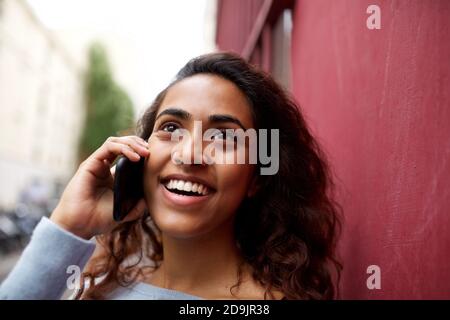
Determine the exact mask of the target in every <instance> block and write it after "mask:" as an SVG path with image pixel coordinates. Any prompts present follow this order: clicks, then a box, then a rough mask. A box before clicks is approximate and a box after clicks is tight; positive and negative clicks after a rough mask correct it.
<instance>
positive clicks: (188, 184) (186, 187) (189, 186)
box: [183, 181, 192, 191]
mask: <svg viewBox="0 0 450 320" xmlns="http://www.w3.org/2000/svg"><path fill="white" fill-rule="evenodd" d="M191 189H192V182H189V181H188V182H185V183H184V188H183V190H184V191H191Z"/></svg>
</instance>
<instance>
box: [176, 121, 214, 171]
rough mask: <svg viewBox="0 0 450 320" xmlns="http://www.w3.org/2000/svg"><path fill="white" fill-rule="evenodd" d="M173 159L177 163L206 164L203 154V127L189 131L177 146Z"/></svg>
mask: <svg viewBox="0 0 450 320" xmlns="http://www.w3.org/2000/svg"><path fill="white" fill-rule="evenodd" d="M172 161H173V162H174V163H175V164H177V165H182V164H184V165H206V164H207V162H206V161H205V159H204V155H203V134H202V130H201V128H196V127H195V126H194V129H193V130H192V132H189V131H188V132H187V134H184V135H183V136H182V138H181V140H180V141H179V142H178V143H177V145H176V146H175V148H174V150H173V152H172Z"/></svg>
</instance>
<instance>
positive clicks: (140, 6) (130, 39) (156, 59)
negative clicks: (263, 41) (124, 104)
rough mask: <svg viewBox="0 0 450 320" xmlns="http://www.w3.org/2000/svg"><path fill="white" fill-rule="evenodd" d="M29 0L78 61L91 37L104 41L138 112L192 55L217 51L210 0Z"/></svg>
mask: <svg viewBox="0 0 450 320" xmlns="http://www.w3.org/2000/svg"><path fill="white" fill-rule="evenodd" d="M208 1H209V3H208ZM27 2H28V3H29V4H30V6H31V7H32V9H33V11H34V13H35V15H36V16H37V17H38V19H39V20H40V21H41V22H42V23H43V24H44V26H45V27H46V28H48V29H50V30H51V31H53V32H54V33H55V34H56V36H57V37H58V39H60V42H61V43H62V45H63V46H64V47H65V48H67V50H68V52H69V54H71V56H72V57H74V60H75V61H76V62H77V63H79V64H80V65H83V64H84V65H85V57H86V55H85V53H84V51H85V49H86V47H87V45H88V44H89V43H90V42H91V41H94V40H100V41H101V42H103V43H104V44H105V47H106V48H107V50H108V53H109V58H110V61H111V65H112V67H113V73H114V77H115V79H116V81H117V82H118V83H119V84H121V85H122V86H123V87H124V88H125V90H126V91H127V92H128V93H129V94H130V96H131V98H132V100H133V102H134V104H135V108H136V110H137V115H138V116H139V115H140V114H141V113H142V112H143V110H144V109H145V107H147V106H148V105H149V104H150V103H151V102H152V100H153V99H154V98H155V96H156V94H157V93H158V92H159V91H161V90H162V89H163V88H164V87H165V86H166V85H167V84H168V83H169V82H170V80H171V79H172V78H173V77H174V76H175V74H176V72H177V71H178V70H179V69H180V68H181V67H182V66H183V65H184V64H185V63H186V62H187V61H188V60H189V59H191V58H193V57H195V56H197V55H200V54H202V53H205V52H209V51H211V50H213V47H212V43H213V28H211V26H212V25H213V24H214V23H213V21H214V20H213V19H214V16H213V14H211V13H210V12H211V11H210V10H207V8H208V7H210V6H211V5H212V4H213V3H214V1H211V0H189V1H186V0H184V1H183V0H58V1H55V0H27ZM208 19H209V20H208ZM205 21H209V24H207V22H205ZM208 26H209V27H208Z"/></svg>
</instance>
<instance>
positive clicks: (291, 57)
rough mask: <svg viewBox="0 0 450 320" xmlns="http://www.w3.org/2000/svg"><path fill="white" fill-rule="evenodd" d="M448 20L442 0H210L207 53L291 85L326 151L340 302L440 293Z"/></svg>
mask: <svg viewBox="0 0 450 320" xmlns="http://www.w3.org/2000/svg"><path fill="white" fill-rule="evenodd" d="M373 4H375V5H377V6H378V7H379V8H380V12H381V16H380V17H381V19H380V22H381V24H380V27H381V28H380V29H369V28H368V27H367V24H366V21H367V19H368V18H369V16H370V13H368V12H367V8H368V7H369V6H370V5H373ZM449 16H450V2H449V1H445V0H435V1H421V0H398V1H395V0H391V1H388V0H378V1H366V0H360V1H351V0H340V1H334V0H314V1H312V0H310V1H307V0H297V1H288V0H286V1H283V0H280V1H276V0H275V1H274V0H245V1H242V0H219V3H218V17H217V37H216V40H217V45H218V47H219V49H221V50H231V51H235V52H237V53H239V54H241V55H243V56H244V57H245V58H247V59H248V60H250V61H252V62H254V63H256V64H259V65H260V66H262V67H263V68H264V69H265V70H267V71H270V72H272V73H273V74H274V76H275V78H276V79H277V80H278V81H279V82H280V83H282V84H283V85H284V86H285V87H286V88H287V89H289V90H291V92H292V93H293V95H294V96H295V98H296V99H297V101H298V102H299V105H300V106H301V109H302V112H303V113H304V114H305V115H306V117H307V119H308V121H309V125H310V127H311V128H312V130H313V132H314V133H315V135H316V136H317V137H318V138H319V140H320V142H321V143H322V145H323V147H324V149H325V150H326V152H327V153H328V154H329V158H330V161H331V163H332V165H333V168H334V172H335V175H336V176H337V177H338V180H337V184H338V188H339V201H340V203H341V204H342V205H343V208H344V213H345V221H344V230H343V235H342V238H341V241H340V256H341V259H342V261H343V264H344V271H343V277H342V281H341V298H344V299H345V298H355V299H392V298H400V299H403V298H410V299H429V298H438V299H443V298H447V299H448V298H450V273H449V270H450V232H449V230H450V62H449V61H450V60H449V58H450V41H449V40H450V39H449V34H450V19H448V17H449ZM371 265H376V266H379V267H380V271H381V288H380V289H370V288H368V286H367V283H366V281H367V279H368V277H369V276H370V274H368V267H369V266H371Z"/></svg>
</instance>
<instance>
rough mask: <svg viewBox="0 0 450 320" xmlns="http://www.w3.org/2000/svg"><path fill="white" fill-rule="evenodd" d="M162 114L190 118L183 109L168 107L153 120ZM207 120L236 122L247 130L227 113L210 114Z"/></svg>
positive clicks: (183, 118) (184, 118)
mask: <svg viewBox="0 0 450 320" xmlns="http://www.w3.org/2000/svg"><path fill="white" fill-rule="evenodd" d="M163 115H171V116H174V117H177V118H180V119H182V120H189V119H191V118H192V115H191V114H190V113H189V112H187V111H185V110H183V109H179V108H168V109H165V110H164V111H162V112H161V113H160V114H158V116H157V117H156V119H155V121H156V120H158V119H159V118H160V117H161V116H163ZM208 120H209V121H210V122H212V123H234V124H237V125H238V126H239V127H241V128H242V129H243V130H247V129H246V128H245V127H244V125H243V124H242V123H241V122H240V121H239V119H237V118H236V117H233V116H232V115H229V114H212V115H210V116H209V117H208Z"/></svg>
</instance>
